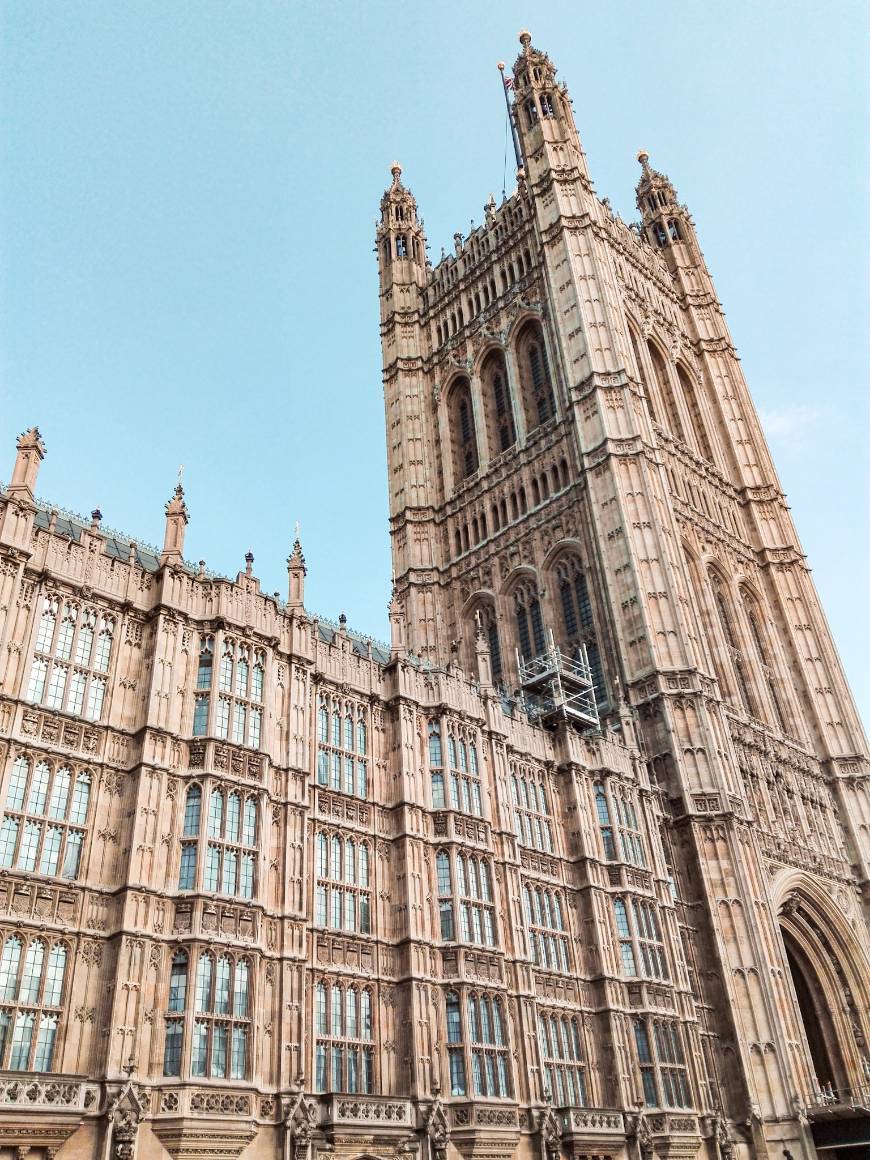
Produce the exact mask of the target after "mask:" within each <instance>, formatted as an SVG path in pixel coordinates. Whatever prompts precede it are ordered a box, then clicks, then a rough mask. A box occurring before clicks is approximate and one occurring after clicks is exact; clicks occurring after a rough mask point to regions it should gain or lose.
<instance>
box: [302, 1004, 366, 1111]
mask: <svg viewBox="0 0 870 1160" xmlns="http://www.w3.org/2000/svg"><path fill="white" fill-rule="evenodd" d="M314 1032H315V1036H316V1038H315V1044H314V1090H315V1091H318V1092H350V1093H363V1094H365V1093H371V1092H373V1091H374V1078H375V1071H374V1056H375V1053H374V1047H373V1046H372V1041H373V1039H374V1027H373V1022H372V992H371V990H370V989H369V988H368V987H364V988H362V989H358V988H357V987H356V986H354V985H350V986H345V985H342V984H339V983H333V985H332V986H331V987H327V985H326V984H325V983H323V982H318V983H316V984H315V988H314Z"/></svg>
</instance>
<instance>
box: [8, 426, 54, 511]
mask: <svg viewBox="0 0 870 1160" xmlns="http://www.w3.org/2000/svg"><path fill="white" fill-rule="evenodd" d="M15 446H16V448H17V450H18V454H17V455H16V457H15V466H14V467H13V469H12V479H11V481H10V483H9V486H8V488H7V489H6V490H7V492H8V493H9V494H10V495H21V496H25V497H27V498H28V499H33V493H34V488H35V487H36V477H37V475H38V474H39V465H40V463H42V461H43V459H44V458H45V444H44V443H43V441H42V436H41V435H40V434H39V428H38V427H28V429H27V430H26V431H22V432H21V434H20V435H19V436H18V440H17V441H16V444H15Z"/></svg>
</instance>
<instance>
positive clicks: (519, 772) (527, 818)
mask: <svg viewBox="0 0 870 1160" xmlns="http://www.w3.org/2000/svg"><path fill="white" fill-rule="evenodd" d="M510 771H511V790H512V793H513V802H514V825H515V827H516V834H517V841H518V842H519V844H520V845H521V846H526V847H528V848H530V849H533V850H542V851H543V852H544V853H545V854H552V853H553V826H552V822H551V821H550V805H549V801H548V794H547V791H546V789H545V785H544V781H545V774H544V773H543V771H542V770H540V769H535V768H533V767H532V766H529V765H521V764H519V763H518V762H514V761H512V762H511V764H510Z"/></svg>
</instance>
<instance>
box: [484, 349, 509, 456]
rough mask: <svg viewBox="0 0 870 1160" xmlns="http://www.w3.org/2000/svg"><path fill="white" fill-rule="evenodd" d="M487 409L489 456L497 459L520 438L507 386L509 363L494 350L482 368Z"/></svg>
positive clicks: (485, 407) (485, 406)
mask: <svg viewBox="0 0 870 1160" xmlns="http://www.w3.org/2000/svg"><path fill="white" fill-rule="evenodd" d="M481 379H482V381H483V388H484V409H485V412H486V419H487V435H488V440H489V454H490V458H491V459H494V458H495V457H496V456H497V455H500V454H501V453H502V452H503V451H507V450H508V448H509V447H513V446H514V444H515V443H516V441H517V432H516V425H515V422H514V413H513V404H512V402H511V396H510V388H509V386H508V377H507V364H506V363H505V359H504V355H503V354H502V353H501V352H500V351H493V352H492V354H490V355H489V356H488V357H487V359H486V361H485V362H484V364H483V367H482V368H481Z"/></svg>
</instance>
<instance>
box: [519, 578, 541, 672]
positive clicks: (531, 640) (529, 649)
mask: <svg viewBox="0 0 870 1160" xmlns="http://www.w3.org/2000/svg"><path fill="white" fill-rule="evenodd" d="M513 601H514V617H515V619H516V626H517V648H518V650H519V653H520V656H521V657H522V658H523V659H524V660H527V661H528V660H531V659H532V658H533V657H537V656H540V655H541V654H542V653H543V652H544V650H545V648H546V641H545V637H544V618H543V615H542V613H541V601H540V598H539V596H538V586H537V584H536V583H535V582H534V581H533V580H526V581H524V582H523V583H521V584H518V585H517V587H516V588H515V590H514V594H513Z"/></svg>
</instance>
